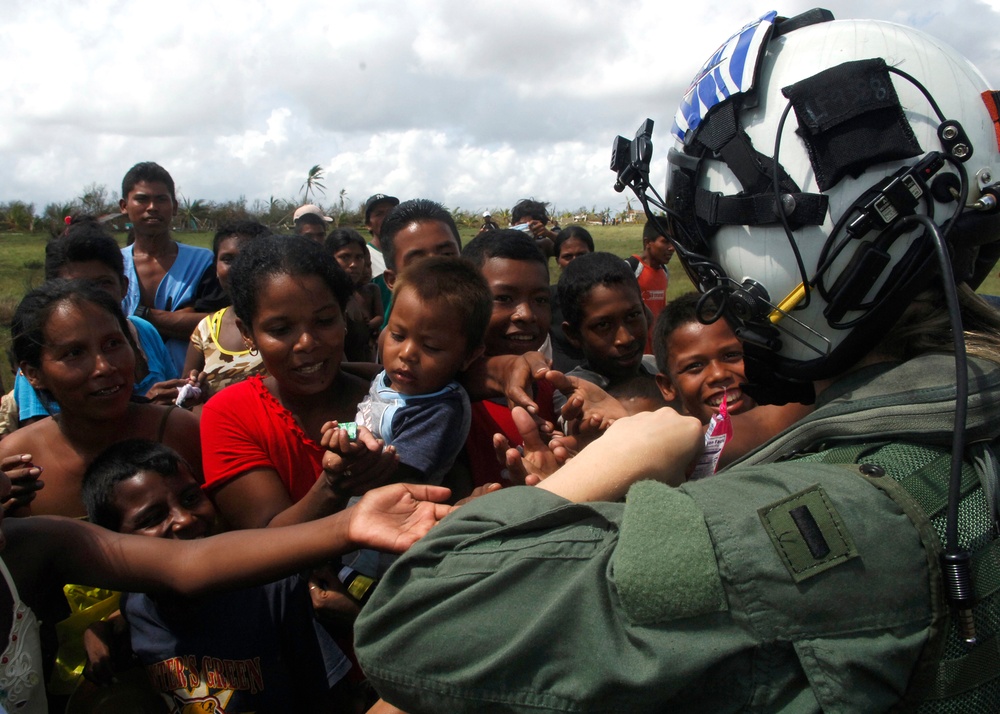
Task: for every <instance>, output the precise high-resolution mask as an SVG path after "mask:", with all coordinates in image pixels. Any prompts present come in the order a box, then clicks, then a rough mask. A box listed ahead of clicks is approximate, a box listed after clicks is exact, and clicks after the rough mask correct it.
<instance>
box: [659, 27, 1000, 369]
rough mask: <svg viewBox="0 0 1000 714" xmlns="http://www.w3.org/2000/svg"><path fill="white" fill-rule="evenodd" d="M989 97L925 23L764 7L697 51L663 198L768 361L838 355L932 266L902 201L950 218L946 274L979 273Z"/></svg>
mask: <svg viewBox="0 0 1000 714" xmlns="http://www.w3.org/2000/svg"><path fill="white" fill-rule="evenodd" d="M902 73H905V75H909V77H907V76H905V75H904V74H902ZM919 85H922V86H923V88H924V89H925V91H926V95H925V93H924V91H922V90H921V89H920V86H919ZM997 97H998V95H997V93H996V92H990V91H988V86H987V83H986V80H985V79H984V78H983V76H982V75H981V74H980V73H979V72H978V71H977V70H976V68H975V67H973V66H972V65H971V64H970V63H969V62H968V61H967V60H965V59H963V58H962V57H961V56H960V55H959V54H957V53H956V52H955V51H954V50H952V49H950V48H949V47H946V46H945V45H943V44H942V43H941V42H939V41H937V40H935V39H934V38H932V37H929V36H928V35H926V34H924V33H922V32H918V31H917V30H914V29H912V28H908V27H903V26H900V25H894V24H890V23H886V22H876V21H871V20H846V21H833V20H832V15H830V14H829V12H828V11H825V10H814V11H811V12H810V13H805V14H804V15H802V16H799V17H796V18H791V19H783V18H778V17H777V16H776V14H775V13H769V14H768V15H765V16H764V17H763V18H761V19H760V20H759V21H757V22H755V23H751V24H750V25H748V26H747V27H745V28H743V30H741V32H739V33H737V34H736V35H734V36H733V38H731V39H730V40H729V41H728V42H727V43H726V44H724V45H723V46H722V47H721V48H720V49H719V50H718V51H717V52H716V54H715V55H713V57H712V58H710V59H709V61H708V62H707V63H706V64H705V66H704V67H703V69H702V71H701V72H699V74H698V75H697V76H696V78H695V80H694V82H693V83H692V85H691V88H690V89H689V91H688V93H687V94H686V95H685V97H684V101H683V103H682V105H681V108H680V109H679V110H678V112H677V116H676V118H675V123H674V127H673V133H674V135H675V137H676V139H677V142H678V143H677V145H676V146H675V148H674V149H672V150H671V151H670V169H669V175H668V179H667V198H666V202H665V203H666V207H667V209H668V214H669V215H670V216H671V218H672V224H673V225H672V228H673V238H674V240H675V241H676V243H677V244H678V253H679V254H680V255H681V257H682V259H683V261H684V263H685V267H686V269H687V270H688V272H689V274H690V275H691V277H692V279H693V280H694V281H695V283H696V284H697V285H698V286H699V289H701V290H702V292H712V293H714V294H715V295H716V296H717V297H718V298H720V299H719V300H718V301H716V303H717V304H722V305H723V307H722V312H723V314H724V315H725V317H726V318H727V319H728V320H729V321H730V323H732V324H733V326H734V329H736V330H737V333H738V334H739V336H740V337H741V338H742V339H743V340H744V341H745V342H746V343H749V344H750V348H749V350H750V352H753V353H754V354H755V355H756V356H757V358H759V359H762V360H763V362H764V364H765V365H766V367H767V369H769V370H774V372H776V373H777V374H779V375H781V376H783V377H786V378H791V379H793V380H801V381H803V382H807V381H810V380H815V379H820V378H825V377H829V376H833V375H835V374H838V373H840V372H842V371H843V370H844V369H846V368H848V367H849V366H850V365H852V364H854V363H855V362H856V361H857V360H858V359H859V358H860V357H862V356H863V355H864V354H866V353H867V352H868V351H869V350H870V349H871V348H872V347H873V346H874V345H875V344H876V343H877V342H878V341H879V339H880V338H881V337H882V336H884V334H885V332H886V330H887V328H888V326H889V325H891V324H892V323H893V322H894V321H895V320H896V319H897V318H898V317H899V315H900V314H901V312H902V311H903V310H904V309H905V307H906V305H907V304H909V302H910V301H911V300H912V299H913V297H914V296H915V295H916V294H917V293H918V292H919V291H920V290H922V289H923V288H925V287H926V286H928V285H929V284H930V282H931V281H932V280H936V279H939V277H937V276H938V275H939V274H940V271H939V269H938V267H937V261H936V259H935V256H934V248H933V243H932V240H931V239H932V235H931V231H932V228H930V227H928V226H927V225H926V222H921V221H922V219H916V218H905V217H906V216H909V215H920V216H926V217H927V218H928V219H929V220H930V221H931V222H933V224H934V225H935V226H936V227H937V230H938V231H939V232H940V233H943V234H945V237H946V240H947V242H948V244H949V246H950V250H951V252H952V263H953V265H954V271H955V275H956V280H958V281H963V280H964V281H966V282H969V283H970V284H973V286H975V285H977V284H978V283H979V282H980V281H981V280H982V278H983V277H984V276H985V274H986V272H987V271H988V270H989V268H990V266H991V265H992V263H993V262H994V261H995V259H996V256H997V248H998V247H1000V243H997V244H995V245H993V246H989V247H986V246H984V245H983V244H985V243H990V242H993V241H996V240H997V239H998V238H1000V213H998V211H997V210H996V204H997V201H996V199H997V196H998V188H1000V183H998V182H1000V128H998V126H997V124H996V112H997ZM935 104H936V107H935ZM991 114H992V116H991ZM776 152H777V156H775V153H776ZM776 164H777V165H778V166H779V169H778V172H777V174H778V175H777V176H776V177H775V175H774V173H775V172H774V167H775V165H776ZM779 206H780V208H781V210H780V211H778V210H777V207H779ZM904 218H905V220H904ZM952 219H955V220H952ZM949 222H951V223H952V225H950V226H949ZM803 284H804V285H805V287H803Z"/></svg>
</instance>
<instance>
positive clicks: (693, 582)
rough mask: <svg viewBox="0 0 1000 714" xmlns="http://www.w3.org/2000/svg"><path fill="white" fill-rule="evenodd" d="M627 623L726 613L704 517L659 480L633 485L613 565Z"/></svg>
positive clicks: (680, 493) (691, 502) (713, 552)
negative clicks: (628, 621)
mask: <svg viewBox="0 0 1000 714" xmlns="http://www.w3.org/2000/svg"><path fill="white" fill-rule="evenodd" d="M612 566H613V573H614V581H615V586H616V588H617V590H618V596H619V597H620V598H621V601H622V607H623V609H624V610H625V613H626V615H627V616H628V619H629V620H630V621H631V622H633V623H636V624H650V623H654V622H664V621H668V620H676V619H680V618H685V617H694V616H696V615H705V614H708V613H711V612H720V611H725V610H726V608H727V604H726V596H725V592H724V590H723V587H722V577H721V576H720V575H719V564H718V562H717V561H716V558H715V549H714V547H713V546H712V539H711V537H710V536H709V534H708V526H706V525H705V516H704V515H703V513H702V511H701V508H699V507H698V504H696V503H695V502H694V500H693V499H692V498H691V497H690V496H689V495H687V494H686V493H683V492H681V491H678V490H677V489H675V488H671V487H669V486H666V485H664V484H662V483H659V482H657V481H640V482H639V483H637V484H635V485H634V486H632V488H631V489H629V492H628V498H627V500H626V502H625V515H624V517H623V519H622V523H621V533H620V535H619V537H618V547H617V548H616V549H615V554H614V560H613V562H612Z"/></svg>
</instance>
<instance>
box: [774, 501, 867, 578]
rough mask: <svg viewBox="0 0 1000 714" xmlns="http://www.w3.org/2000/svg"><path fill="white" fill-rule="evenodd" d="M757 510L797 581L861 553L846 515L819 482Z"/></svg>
mask: <svg viewBox="0 0 1000 714" xmlns="http://www.w3.org/2000/svg"><path fill="white" fill-rule="evenodd" d="M757 513H758V514H759V515H760V520H761V522H762V523H763V524H764V529H765V530H766V531H767V534H768V536H770V538H771V542H772V543H773V544H774V547H775V550H777V551H778V555H779V557H780V558H781V562H782V563H784V564H785V567H786V568H787V569H788V572H789V574H790V575H791V576H792V579H793V580H794V581H795V582H796V583H801V582H802V581H804V580H808V579H809V578H811V577H813V576H814V575H819V574H820V573H822V572H824V571H826V570H829V569H830V568H833V567H836V566H838V565H840V564H841V563H846V562H847V561H848V560H851V559H852V558H856V557H857V556H858V551H857V548H855V546H854V541H853V540H851V534H850V533H848V531H847V527H846V526H845V525H844V520H843V518H841V516H840V514H839V513H837V509H836V508H834V506H833V504H832V503H831V502H830V499H829V497H827V495H826V492H825V491H824V490H823V487H822V486H820V485H818V484H817V485H815V486H810V487H809V488H807V489H805V490H804V491H799V492H798V493H795V494H792V495H791V496H788V497H787V498H783V499H781V500H780V501H777V502H776V503H772V504H771V505H769V506H765V507H764V508H761V509H760V510H758V511H757Z"/></svg>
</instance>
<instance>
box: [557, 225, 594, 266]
mask: <svg viewBox="0 0 1000 714" xmlns="http://www.w3.org/2000/svg"><path fill="white" fill-rule="evenodd" d="M571 238H576V239H577V240H578V241H581V242H583V243H584V244H585V245H586V246H587V248H589V249H590V252H591V253H593V252H594V250H595V249H594V238H593V236H591V235H590V231H588V230H587V229H586V228H584V227H583V226H566V227H565V228H563V229H562V230H561V231H559V233H558V234H557V235H556V239H555V241H553V243H552V250H553V254H554V255H555V256H556V257H557V258H558V257H559V249H560V248H561V247H562V244H563V243H565V242H566V241H568V240H570V239H571Z"/></svg>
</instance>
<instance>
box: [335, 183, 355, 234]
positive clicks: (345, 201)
mask: <svg viewBox="0 0 1000 714" xmlns="http://www.w3.org/2000/svg"><path fill="white" fill-rule="evenodd" d="M337 197H338V208H337V216H336V218H334V219H333V225H334V226H336V227H337V228H340V221H341V219H342V218H343V217H344V215H345V214H346V213H347V211H348V210H349V209H350V207H351V200H350V199H349V198H348V197H347V189H346V188H342V189H340V193H338V194H337Z"/></svg>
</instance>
